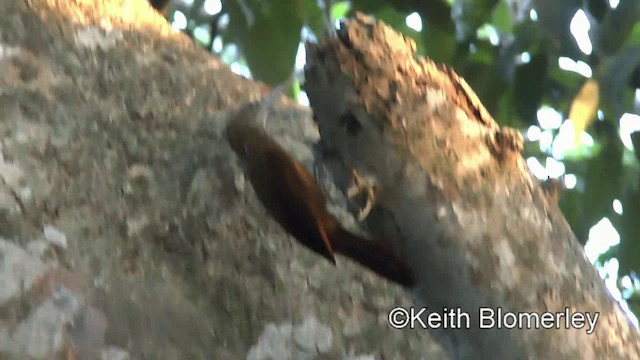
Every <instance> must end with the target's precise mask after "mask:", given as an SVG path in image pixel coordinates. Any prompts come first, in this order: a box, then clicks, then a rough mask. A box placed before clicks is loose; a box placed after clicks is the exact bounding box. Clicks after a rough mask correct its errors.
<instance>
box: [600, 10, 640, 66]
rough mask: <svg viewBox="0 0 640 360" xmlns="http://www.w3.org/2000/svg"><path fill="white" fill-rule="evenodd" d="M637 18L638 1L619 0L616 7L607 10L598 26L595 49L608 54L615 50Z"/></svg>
mask: <svg viewBox="0 0 640 360" xmlns="http://www.w3.org/2000/svg"><path fill="white" fill-rule="evenodd" d="M638 20H640V1H638V0H620V3H619V4H618V7H617V8H615V9H611V10H609V12H607V14H606V15H605V17H604V20H603V21H602V24H601V25H600V27H599V28H598V32H597V36H596V39H597V45H598V47H597V49H598V50H599V51H600V52H601V53H603V54H609V55H610V54H614V53H615V52H617V51H618V50H619V49H620V48H621V47H622V44H624V42H625V41H626V40H627V36H628V35H629V34H630V33H631V32H632V29H633V28H634V25H636V23H637V22H638Z"/></svg>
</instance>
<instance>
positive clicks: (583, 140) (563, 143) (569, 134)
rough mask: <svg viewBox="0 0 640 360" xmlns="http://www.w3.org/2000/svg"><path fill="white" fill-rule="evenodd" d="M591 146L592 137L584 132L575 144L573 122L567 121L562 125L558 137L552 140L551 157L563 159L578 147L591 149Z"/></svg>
mask: <svg viewBox="0 0 640 360" xmlns="http://www.w3.org/2000/svg"><path fill="white" fill-rule="evenodd" d="M593 144H594V141H593V137H592V136H591V135H589V133H587V132H586V131H583V132H582V133H581V134H580V136H579V137H578V139H577V143H576V137H575V130H574V127H573V122H572V121H571V120H567V121H565V122H564V123H562V125H561V126H560V129H559V130H558V135H557V136H556V138H555V139H554V140H553V144H552V151H551V155H553V157H554V158H556V159H564V157H565V154H566V153H567V152H570V151H571V150H575V149H576V148H577V147H578V146H586V147H592V146H593Z"/></svg>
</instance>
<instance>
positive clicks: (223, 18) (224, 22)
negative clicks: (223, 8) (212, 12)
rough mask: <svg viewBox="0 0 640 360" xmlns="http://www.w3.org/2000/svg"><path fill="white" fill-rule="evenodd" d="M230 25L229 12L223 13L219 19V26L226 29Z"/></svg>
mask: <svg viewBox="0 0 640 360" xmlns="http://www.w3.org/2000/svg"><path fill="white" fill-rule="evenodd" d="M227 26H229V14H222V15H221V16H220V20H218V28H219V29H221V30H224V29H226V28H227Z"/></svg>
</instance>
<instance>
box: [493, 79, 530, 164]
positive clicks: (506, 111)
mask: <svg viewBox="0 0 640 360" xmlns="http://www.w3.org/2000/svg"><path fill="white" fill-rule="evenodd" d="M513 96H514V95H513V91H505V92H504V93H503V94H502V96H501V97H500V100H499V101H498V104H497V109H496V111H495V113H494V114H493V117H494V118H495V120H496V121H497V122H498V124H500V125H501V126H510V127H514V128H517V127H520V126H519V125H520V124H518V123H517V121H516V120H517V116H516V111H515V107H514V106H513V104H514V101H513ZM535 145H536V148H537V153H539V150H540V148H539V147H538V143H536V144H535ZM525 150H526V145H525Z"/></svg>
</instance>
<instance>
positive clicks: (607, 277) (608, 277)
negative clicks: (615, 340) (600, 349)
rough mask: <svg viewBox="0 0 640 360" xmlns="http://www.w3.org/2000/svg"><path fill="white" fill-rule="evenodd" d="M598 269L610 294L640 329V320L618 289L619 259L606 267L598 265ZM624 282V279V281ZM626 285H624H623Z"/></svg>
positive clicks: (608, 262)
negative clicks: (639, 322)
mask: <svg viewBox="0 0 640 360" xmlns="http://www.w3.org/2000/svg"><path fill="white" fill-rule="evenodd" d="M596 269H598V273H599V275H600V277H601V278H602V279H604V283H605V285H606V287H607V290H609V294H611V297H612V298H614V299H615V300H616V301H617V302H618V304H619V305H620V308H621V309H622V310H623V311H624V312H625V314H626V315H627V317H628V318H629V320H630V321H631V323H633V325H634V326H635V327H636V329H637V328H638V318H637V317H636V315H635V314H634V313H633V311H631V309H630V308H629V304H628V303H627V301H626V300H624V299H623V297H622V292H621V291H620V288H619V287H618V271H619V270H620V263H619V262H618V259H616V258H612V259H609V260H607V261H606V262H605V263H604V265H600V264H599V263H598V264H596ZM622 281H624V278H623V279H622ZM623 284H624V283H623Z"/></svg>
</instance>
